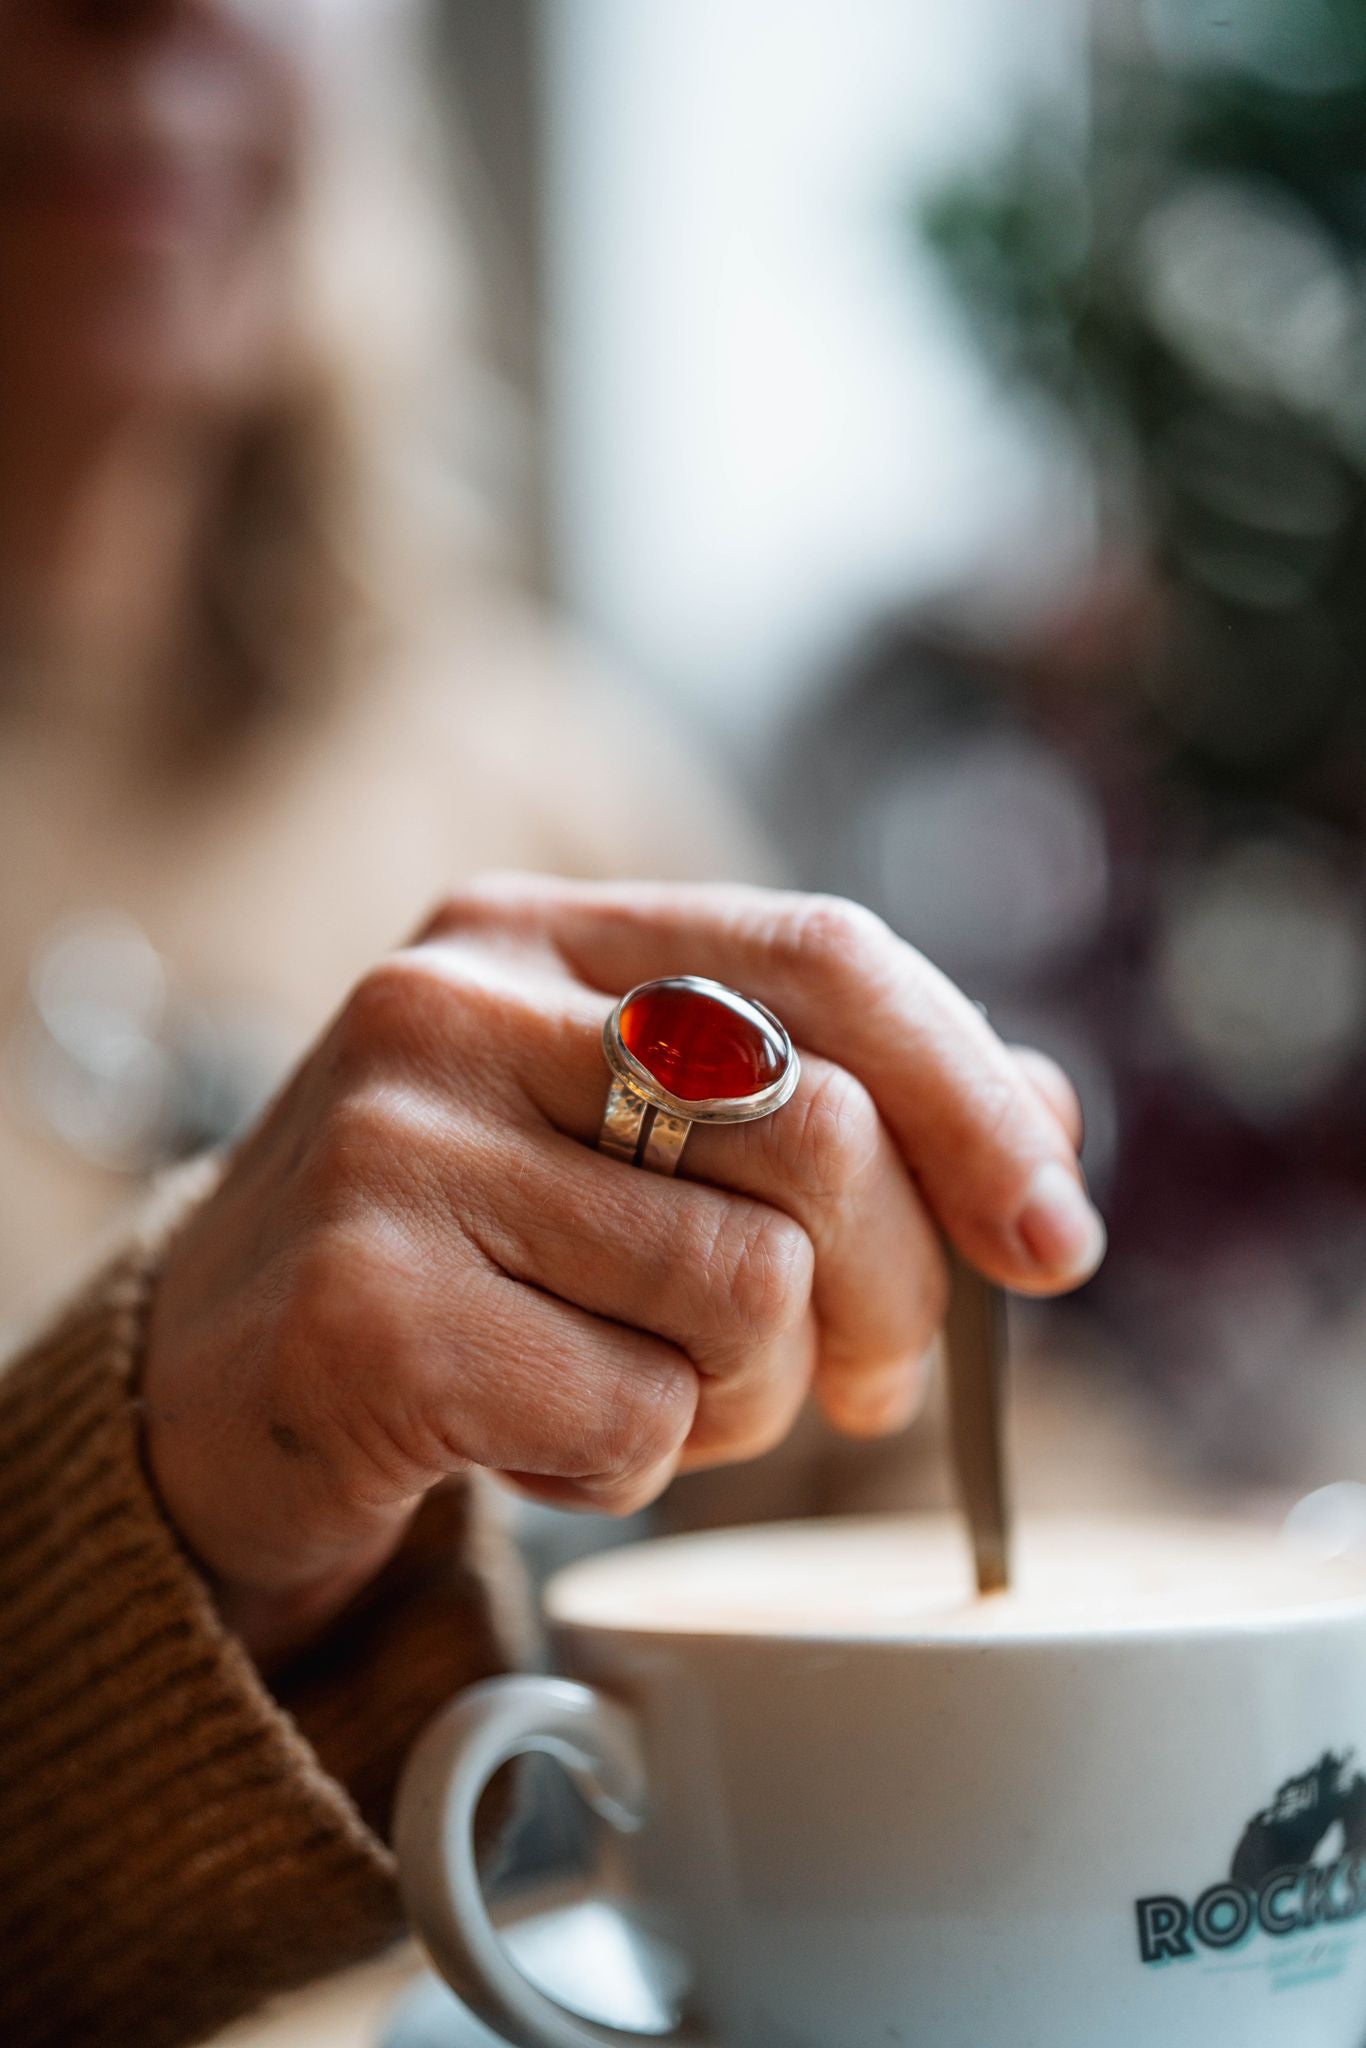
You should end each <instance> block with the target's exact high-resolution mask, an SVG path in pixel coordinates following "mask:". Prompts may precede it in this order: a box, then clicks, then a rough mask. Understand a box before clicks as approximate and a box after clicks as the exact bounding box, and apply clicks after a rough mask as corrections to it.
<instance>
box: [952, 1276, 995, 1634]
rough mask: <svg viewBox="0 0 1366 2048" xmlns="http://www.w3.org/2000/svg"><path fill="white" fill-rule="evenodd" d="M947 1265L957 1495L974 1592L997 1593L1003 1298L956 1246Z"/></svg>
mask: <svg viewBox="0 0 1366 2048" xmlns="http://www.w3.org/2000/svg"><path fill="white" fill-rule="evenodd" d="M949 1264H950V1272H951V1291H950V1295H949V1312H948V1316H947V1318H946V1321H945V1324H944V1356H945V1360H946V1363H947V1367H948V1380H949V1421H950V1428H951V1433H952V1439H953V1464H954V1474H955V1477H956V1479H957V1484H958V1500H959V1505H960V1507H961V1508H962V1510H963V1513H964V1516H965V1517H966V1519H967V1524H968V1530H969V1534H970V1536H971V1538H972V1556H973V1564H974V1567H975V1569H976V1573H977V1590H978V1592H979V1593H1001V1592H1004V1591H1005V1590H1006V1588H1007V1587H1008V1586H1009V1584H1010V1547H1011V1545H1010V1538H1011V1509H1010V1498H1009V1490H1008V1485H1007V1474H1006V1443H1005V1435H1006V1421H1005V1407H1006V1384H1005V1381H1006V1314H1005V1296H1004V1295H1003V1293H1002V1292H1001V1289H1000V1288H999V1287H994V1286H993V1285H992V1283H991V1282H990V1281H989V1280H984V1279H983V1278H982V1275H981V1274H980V1273H978V1272H977V1271H976V1270H975V1269H974V1268H973V1267H971V1266H969V1265H968V1264H966V1262H965V1261H964V1260H963V1259H961V1258H960V1257H959V1256H958V1254H957V1253H956V1252H951V1253H950V1258H949Z"/></svg>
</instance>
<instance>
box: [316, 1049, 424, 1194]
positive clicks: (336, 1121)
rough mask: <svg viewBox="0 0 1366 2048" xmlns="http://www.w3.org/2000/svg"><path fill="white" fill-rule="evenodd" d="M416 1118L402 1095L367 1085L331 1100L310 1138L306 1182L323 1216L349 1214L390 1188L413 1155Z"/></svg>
mask: <svg viewBox="0 0 1366 2048" xmlns="http://www.w3.org/2000/svg"><path fill="white" fill-rule="evenodd" d="M413 1124H414V1117H413V1114H412V1111H411V1109H410V1106H409V1104H408V1102H407V1099H406V1097H405V1095H404V1093H403V1091H402V1090H401V1089H399V1088H397V1087H395V1086H392V1085H386V1084H384V1083H380V1082H375V1081H369V1082H367V1083H366V1084H364V1085H362V1086H358V1087H353V1088H349V1089H347V1090H346V1091H345V1093H343V1094H342V1095H340V1096H338V1098H337V1099H336V1100H335V1101H334V1102H332V1103H331V1104H330V1105H329V1107H328V1110H327V1112H326V1115H325V1116H324V1117H323V1120H322V1123H321V1125H320V1126H319V1128H318V1130H317V1131H316V1132H315V1134H314V1139H313V1143H312V1145H311V1147H310V1151H309V1166H310V1173H309V1179H310V1181H311V1183H312V1192H313V1194H314V1197H315V1200H316V1201H317V1203H318V1204H319V1206H320V1208H321V1209H322V1210H323V1212H324V1213H332V1212H333V1211H337V1212H339V1213H345V1214H350V1213H352V1212H354V1210H355V1209H356V1208H358V1207H363V1206H368V1204H369V1203H370V1202H371V1201H372V1200H374V1199H376V1198H381V1199H382V1197H383V1195H384V1193H385V1191H386V1190H388V1189H390V1188H391V1187H392V1186H393V1184H394V1182H395V1180H396V1178H397V1176H398V1170H399V1162H400V1161H403V1160H406V1159H408V1158H410V1157H411V1155H412V1152H413Z"/></svg>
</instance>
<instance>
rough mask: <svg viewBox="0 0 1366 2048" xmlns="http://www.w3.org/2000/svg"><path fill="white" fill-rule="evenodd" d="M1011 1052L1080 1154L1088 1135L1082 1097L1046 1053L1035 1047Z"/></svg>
mask: <svg viewBox="0 0 1366 2048" xmlns="http://www.w3.org/2000/svg"><path fill="white" fill-rule="evenodd" d="M1010 1050H1011V1051H1012V1053H1014V1055H1015V1060H1016V1064H1017V1065H1018V1066H1019V1067H1020V1069H1021V1071H1022V1072H1023V1074H1024V1076H1025V1079H1026V1080H1027V1081H1028V1082H1029V1083H1030V1084H1031V1086H1032V1087H1033V1088H1034V1089H1035V1091H1036V1092H1037V1093H1038V1094H1039V1095H1041V1096H1042V1097H1043V1099H1044V1101H1045V1102H1046V1103H1047V1105H1048V1107H1049V1108H1050V1109H1051V1110H1052V1112H1053V1114H1054V1116H1055V1117H1056V1118H1057V1119H1058V1122H1059V1123H1060V1124H1061V1125H1062V1127H1063V1130H1064V1132H1065V1133H1066V1135H1067V1142H1068V1144H1069V1145H1071V1146H1072V1147H1073V1149H1074V1150H1075V1151H1077V1152H1080V1150H1081V1146H1082V1139H1083V1138H1084V1136H1085V1134H1086V1123H1085V1118H1084V1117H1083V1115H1082V1107H1081V1100H1080V1097H1079V1096H1078V1094H1077V1091H1076V1089H1075V1088H1074V1087H1073V1086H1072V1083H1071V1081H1070V1080H1069V1079H1068V1077H1067V1075H1066V1074H1065V1073H1064V1072H1063V1069H1062V1068H1061V1067H1060V1066H1059V1065H1058V1063H1057V1061H1056V1060H1054V1059H1050V1058H1049V1056H1048V1054H1047V1053H1046V1052H1039V1051H1037V1050H1036V1049H1035V1047H1034V1046H1032V1045H1012V1046H1011V1048H1010Z"/></svg>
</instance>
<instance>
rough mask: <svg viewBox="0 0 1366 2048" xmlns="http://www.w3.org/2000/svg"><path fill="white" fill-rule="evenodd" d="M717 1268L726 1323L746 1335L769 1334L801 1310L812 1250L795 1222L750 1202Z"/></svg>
mask: <svg viewBox="0 0 1366 2048" xmlns="http://www.w3.org/2000/svg"><path fill="white" fill-rule="evenodd" d="M720 1270H721V1272H722V1275H723V1278H724V1282H725V1286H726V1290H727V1295H728V1298H729V1303H730V1314H731V1319H732V1321H738V1322H739V1323H740V1324H741V1325H742V1327H743V1329H744V1332H745V1333H746V1334H747V1335H753V1336H763V1337H772V1336H776V1335H778V1334H779V1333H780V1332H782V1331H784V1330H788V1329H791V1328H792V1326H793V1325H794V1324H795V1323H797V1322H798V1321H800V1319H801V1317H802V1316H803V1315H804V1314H805V1313H806V1308H807V1304H808V1302H809V1301H810V1299H811V1287H812V1281H813V1277H814V1272H815V1253H814V1251H813V1249H812V1245H811V1240H810V1238H809V1237H808V1236H807V1234H806V1232H805V1231H804V1230H803V1229H802V1227H801V1225H800V1224H798V1223H795V1222H794V1221H793V1220H792V1218H791V1217H790V1216H784V1215H781V1214H780V1213H779V1212H778V1211H777V1210H772V1209H769V1210H765V1209H762V1208H760V1207H759V1206H758V1205H757V1204H755V1206H754V1207H753V1208H752V1209H751V1210H750V1211H749V1213H748V1214H747V1215H746V1216H745V1217H744V1218H743V1219H742V1220H741V1222H740V1226H739V1229H738V1230H737V1232H736V1233H735V1237H734V1240H733V1243H732V1245H731V1247H730V1251H729V1257H728V1259H725V1260H723V1261H722V1262H721V1267H720Z"/></svg>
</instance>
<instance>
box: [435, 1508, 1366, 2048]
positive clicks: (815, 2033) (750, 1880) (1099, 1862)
mask: <svg viewBox="0 0 1366 2048" xmlns="http://www.w3.org/2000/svg"><path fill="white" fill-rule="evenodd" d="M1021 1555H1022V1567H1021V1572H1020V1583H1021V1591H1020V1593H1019V1594H1018V1595H1008V1596H1005V1598H1004V1599H1003V1600H1001V1601H998V1602H995V1603H993V1602H981V1601H975V1600H972V1599H971V1598H969V1597H968V1596H967V1589H966V1586H965V1583H964V1576H965V1571H966V1567H965V1564H964V1563H963V1562H962V1559H961V1538H960V1537H959V1536H958V1535H957V1533H956V1531H954V1530H952V1529H951V1528H950V1527H949V1526H948V1525H940V1524H930V1525H926V1524H923V1523H922V1524H917V1523H912V1522H909V1521H898V1522H886V1521H884V1522H854V1521H850V1522H841V1523H832V1522H820V1523H809V1524H801V1525H793V1526H789V1527H787V1528H777V1529H775V1528H766V1529H761V1530H752V1531H751V1530H745V1531H727V1532H722V1533H716V1534H710V1535H707V1536H701V1537H682V1538H676V1539H671V1540H669V1541H666V1542H662V1543H654V1544H644V1545H639V1546H635V1547H633V1548H632V1549H630V1550H626V1551H617V1552H614V1553H609V1554H608V1555H606V1556H604V1557H599V1558H595V1559H593V1560H590V1561H589V1562H587V1563H583V1564H579V1565H576V1566H573V1567H571V1568H570V1569H569V1570H568V1571H567V1572H563V1573H561V1574H560V1575H559V1577H558V1578H557V1579H555V1580H553V1581H552V1582H551V1585H550V1587H549V1589H548V1593H547V1610H548V1614H549V1618H550V1622H551V1625H552V1629H553V1632H554V1636H555V1640H556V1642H557V1644H558V1648H559V1653H560V1656H561V1657H562V1660H563V1664H564V1668H565V1670H566V1671H567V1673H568V1674H569V1677H568V1678H567V1679H555V1678H540V1677H511V1678H505V1679H495V1680H492V1681H490V1682H488V1683H486V1684H484V1685H480V1686H477V1687H475V1688H473V1689H472V1690H471V1691H470V1692H468V1693H466V1694H464V1695H463V1696H462V1697H460V1698H459V1699H457V1700H455V1701H454V1702H453V1703H452V1704H451V1706H450V1707H449V1708H447V1709H446V1711H445V1712H444V1713H443V1714H442V1715H440V1716H439V1717H438V1719H437V1720H436V1721H435V1722H434V1723H433V1725H432V1726H431V1728H430V1729H429V1730H428V1731H427V1733H426V1735H425V1736H424V1737H423V1738H422V1739H421V1741H420V1742H419V1744H418V1746H417V1748H416V1750H415V1751H414V1754H413V1756H412V1759H411V1761H410V1764H409V1767H408V1770H407V1772H406V1774H405V1779H404V1784H403V1787H402V1791H401V1795H400V1802H399V1812H398V1820H397V1830H396V1845H397V1850H398V1856H399V1864H400V1872H401V1880H402V1884H403V1889H404V1894H405V1899H406V1902H407V1906H408V1909H409V1912H410V1915H411V1918H412V1920H413V1923H414V1925H415V1926H416V1928H417V1929H418V1931H419V1933H420V1934H421V1935H422V1936H423V1938H424V1940H425V1942H426V1944H427V1947H428V1948H429V1950H430V1952H431V1954H432V1956H433V1958H434V1960H435V1962H436V1964H437V1966H438V1968H440V1969H441V1971H442V1972H443V1974H444V1975H445V1976H446V1977H447V1978H448V1979H449V1981H450V1982H451V1983H452V1984H453V1985H454V1986H455V1988H456V1989H457V1991H459V1992H460V1994H461V1995H462V1996H463V1997H464V1998H465V1999H466V2001H467V2002H468V2003H469V2004H470V2005H471V2006H472V2007H473V2008H474V2010H475V2011H476V2012H478V2013H479V2014H480V2016H481V2017H482V2018H484V2019H485V2020H486V2021H487V2022H488V2023H489V2024H490V2025H491V2026H492V2027H493V2028H494V2029H495V2030H496V2031H498V2032H500V2033H501V2034H502V2035H504V2036H505V2037H506V2039H508V2040H509V2041H511V2042H514V2043H518V2044H522V2048H589V2044H592V2048H623V2044H625V2048H643V2044H644V2043H646V2042H650V2043H653V2044H654V2048H659V2044H660V2041H661V2035H660V2034H659V2033H641V2032H634V2033H633V2032H630V2031H628V2030H621V2029H617V2028H615V2027H611V2026H608V2025H604V2024H602V2023H601V2022H599V2021H594V2020H590V2019H588V2018H585V2017H582V2016H580V2015H579V2014H578V2013H576V2012H573V2011H571V2010H569V2009H568V2006H567V2004H561V2003H560V2002H558V2001H557V2000H556V1999H555V1998H554V1997H552V1996H551V1995H549V1993H548V1991H547V1990H546V1988H545V1987H544V1985H539V1986H538V1985H537V1984H534V1983H532V1982H531V1981H530V1979H529V1978H528V1977H527V1976H526V1975H524V1974H523V1973H522V1971H521V1970H520V1968H519V1967H518V1965H517V1963H516V1962H515V1961H514V1959H513V1956H512V1954H511V1953H510V1950H509V1947H508V1946H507V1945H506V1943H505V1940H504V1937H503V1935H502V1934H500V1933H499V1932H498V1931H497V1930H496V1929H495V1927H494V1925H493V1923H492V1921H491V1920H490V1917H489V1913H488V1910H487V1907H486V1904H485V1901H484V1899H483V1896H482V1894H481V1889H480V1884H479V1879H478V1874H477V1871H476V1868H475V1861H474V1851H473V1836H472V1823H473V1816H474V1811H475V1808H476V1806H477V1804H478V1801H479V1797H480V1794H481V1793H482V1791H483V1789H484V1788H485V1786H486V1785H487V1784H488V1781H489V1779H490V1778H491V1777H492V1775H493V1773H494V1771H495V1770H496V1769H497V1768H498V1767H499V1766H500V1765H501V1764H502V1763H504V1762H505V1761H507V1760H508V1759H509V1758H511V1757H514V1756H517V1755H520V1754H522V1753H524V1752H527V1751H529V1750H541V1751H547V1752H549V1753H550V1754H551V1755H552V1756H554V1757H556V1758H558V1759H559V1760H560V1761H561V1763H562V1764H563V1765H564V1767H565V1769H566V1770H567V1771H569V1772H570V1774H571V1775H572V1776H573V1777H574V1779H575V1780H576V1781H577V1783H578V1784H579V1786H580V1788H581V1789H582V1790H583V1791H584V1793H585V1795H586V1797H587V1798H588V1799H589V1801H590V1803H591V1804H592V1805H593V1806H594V1807H595V1808H596V1809H597V1811H598V1812H599V1813H600V1814H601V1815H603V1816H604V1817H605V1819H606V1820H607V1822H608V1823H609V1824H610V1826H611V1828H612V1829H613V1830H615V1831H619V1833H620V1838H621V1849H622V1855H621V1861H622V1862H623V1864H624V1868H625V1872H626V1886H625V1895H624V1897H623V1899H622V1901H621V1904H620V1910H621V1912H622V1913H623V1914H624V1915H626V1916H627V1918H628V1921H629V1922H630V1924H631V1925H632V1926H633V1927H634V1928H635V1929H637V1930H643V1931H644V1933H645V1935H646V1938H647V1941H648V1943H649V1944H652V1945H653V1952H655V1953H657V1954H658V1953H663V1954H666V1955H673V1956H676V1957H677V1958H679V1959H680V1967H681V1973H682V1975H683V1978H684V1980H685V1990H684V1994H683V1996H682V1998H681V1999H680V2001H679V2009H678V2012H677V2015H676V2026H675V2027H674V2029H673V2031H672V2032H670V2033H668V2034H666V2035H665V2036H664V2037H663V2038H664V2039H666V2040H677V2041H680V2042H688V2043H695V2044H700V2048H890V2044H895V2043H898V2042H900V2043H907V2044H910V2043H914V2044H924V2048H1362V2043H1363V2041H1364V2040H1366V1776H1363V1775H1361V1774H1360V1773H1359V1772H1358V1770H1357V1768H1356V1765H1355V1763H1354V1761H1353V1755H1354V1752H1355V1749H1356V1747H1357V1745H1362V1746H1363V1747H1366V1568H1363V1567H1362V1566H1361V1565H1360V1564H1356V1563H1352V1562H1349V1561H1346V1560H1337V1561H1332V1562H1323V1561H1317V1560H1309V1559H1299V1558H1297V1557H1295V1556H1293V1555H1289V1554H1288V1553H1287V1552H1286V1550H1285V1548H1284V1544H1283V1541H1282V1540H1281V1539H1278V1538H1276V1537H1274V1536H1272V1535H1270V1534H1268V1533H1266V1532H1263V1531H1260V1530H1255V1529H1239V1528H1232V1527H1228V1526H1226V1525H1217V1526H1215V1525H1211V1526H1209V1527H1206V1526H1205V1525H1193V1526H1180V1525H1176V1526H1169V1525H1157V1524H1153V1525H1150V1526H1134V1525H1128V1526H1121V1525H1118V1524H1112V1525H1110V1524H1064V1523H1056V1524H1037V1525H1033V1526H1032V1527H1030V1528H1028V1529H1027V1530H1026V1531H1025V1532H1024V1535H1023V1538H1022V1542H1021Z"/></svg>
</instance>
